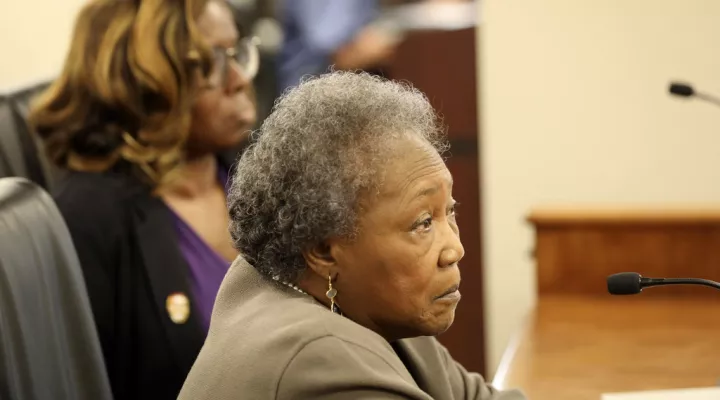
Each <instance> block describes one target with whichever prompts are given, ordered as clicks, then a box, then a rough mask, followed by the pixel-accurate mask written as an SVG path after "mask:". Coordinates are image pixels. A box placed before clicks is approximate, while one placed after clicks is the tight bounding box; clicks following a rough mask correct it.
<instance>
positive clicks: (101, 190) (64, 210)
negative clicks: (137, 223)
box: [52, 171, 149, 236]
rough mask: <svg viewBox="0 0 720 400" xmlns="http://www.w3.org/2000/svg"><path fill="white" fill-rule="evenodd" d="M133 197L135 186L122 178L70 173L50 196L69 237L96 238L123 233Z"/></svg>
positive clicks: (112, 175)
mask: <svg viewBox="0 0 720 400" xmlns="http://www.w3.org/2000/svg"><path fill="white" fill-rule="evenodd" d="M137 193H141V189H139V186H138V185H137V184H135V183H133V182H132V180H130V179H128V178H127V177H125V176H122V175H117V174H110V173H93V172H75V171H72V172H68V173H67V174H66V175H65V176H64V177H63V179H62V180H61V181H60V182H59V183H58V185H57V186H56V187H55V189H54V190H53V192H52V195H53V199H54V200H55V204H56V205H57V207H58V209H59V210H60V213H61V214H62V216H63V218H64V219H65V222H66V224H67V226H68V228H69V229H70V232H71V233H72V234H73V236H78V235H79V236H86V235H91V236H98V235H103V232H105V233H106V234H108V235H110V234H111V233H113V231H121V230H123V229H124V228H123V226H125V223H126V222H127V218H126V216H127V215H128V210H129V207H131V205H132V199H133V198H134V196H136V195H137ZM147 193H148V195H149V191H147Z"/></svg>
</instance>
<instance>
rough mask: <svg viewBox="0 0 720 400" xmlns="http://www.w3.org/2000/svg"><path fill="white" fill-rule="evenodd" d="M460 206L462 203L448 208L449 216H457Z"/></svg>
mask: <svg viewBox="0 0 720 400" xmlns="http://www.w3.org/2000/svg"><path fill="white" fill-rule="evenodd" d="M459 205H460V203H453V205H451V206H450V207H449V208H448V211H447V215H453V216H454V215H457V207H458V206H459Z"/></svg>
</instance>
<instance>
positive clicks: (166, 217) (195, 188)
mask: <svg viewBox="0 0 720 400" xmlns="http://www.w3.org/2000/svg"><path fill="white" fill-rule="evenodd" d="M258 60H259V57H258V51H257V48H256V43H255V40H254V39H252V38H249V37H242V36H241V35H240V33H239V32H238V30H237V28H236V23H235V21H234V20H233V15H232V12H231V9H230V8H229V6H228V5H227V4H226V3H225V2H223V1H221V0H173V1H170V0H142V1H138V0H136V1H119V0H90V1H89V2H88V3H87V4H86V5H85V6H84V7H83V8H82V10H81V11H80V13H79V15H78V17H77V20H76V22H75V28H74V33H73V36H72V40H71V45H70V49H69V53H68V55H67V59H66V61H65V65H64V68H63V70H62V72H61V74H60V75H59V77H58V78H57V79H56V80H55V81H54V82H53V83H52V85H51V86H50V87H49V88H48V89H47V90H46V91H45V92H44V93H43V94H42V95H41V96H40V97H39V98H38V99H37V100H36V102H35V104H34V106H33V110H32V113H31V119H30V121H31V124H32V126H33V127H34V129H35V131H36V132H37V134H38V135H39V136H40V137H41V138H42V139H43V141H44V144H45V148H46V151H47V153H48V155H49V157H50V159H51V160H52V161H53V162H54V163H55V164H57V165H58V166H60V167H61V168H62V169H65V170H66V171H67V173H66V174H65V177H64V179H63V180H62V182H61V183H60V184H59V185H58V188H57V190H56V191H55V192H54V198H55V200H56V203H57V205H58V207H59V209H60V211H61V213H62V215H63V217H64V219H65V221H66V223H67V226H68V228H69V231H70V233H71V236H72V240H73V242H74V245H75V248H76V250H77V254H78V258H79V261H80V264H81V267H82V270H83V274H84V278H85V283H86V287H87V292H88V295H89V299H90V303H91V307H92V311H93V315H94V319H95V323H96V326H97V329H98V333H99V337H100V342H101V345H102V350H103V355H104V359H105V365H106V368H107V373H108V376H109V379H110V384H111V388H112V392H113V396H114V398H115V399H116V400H123V399H133V400H135V399H153V400H165V399H167V400H170V399H175V398H177V395H178V393H179V391H180V388H181V387H182V384H183V381H184V380H185V378H186V376H187V373H188V371H189V370H190V368H191V366H192V364H193V362H194V361H195V358H196V357H197V355H198V353H199V351H200V348H201V347H202V345H203V342H204V340H205V337H206V335H207V332H208V326H209V323H210V315H211V311H212V307H213V304H214V301H215V296H216V294H217V291H218V288H219V287H220V283H221V281H222V279H223V277H224V276H225V273H226V272H227V270H228V268H229V266H230V263H231V261H232V260H233V259H235V258H236V257H237V255H238V252H237V250H236V249H235V248H234V247H233V245H232V241H231V238H230V234H229V232H228V225H229V216H228V212H227V206H226V187H228V186H227V185H228V182H227V180H228V176H229V175H231V174H230V169H231V164H232V162H233V161H234V159H235V157H236V155H237V149H238V148H241V147H242V146H243V143H244V142H245V141H246V139H247V138H248V133H249V130H250V129H251V127H252V126H253V125H254V123H255V120H256V107H255V104H254V99H253V90H252V79H253V78H254V76H255V75H256V73H257V72H258V68H259V61H258Z"/></svg>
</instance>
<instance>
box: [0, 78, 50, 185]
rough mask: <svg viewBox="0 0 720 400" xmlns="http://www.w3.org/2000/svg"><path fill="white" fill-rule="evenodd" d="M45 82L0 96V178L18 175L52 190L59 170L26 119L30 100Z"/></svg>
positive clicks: (41, 88)
mask: <svg viewBox="0 0 720 400" xmlns="http://www.w3.org/2000/svg"><path fill="white" fill-rule="evenodd" d="M46 87H47V84H46V83H43V84H39V85H35V86H31V87H28V88H26V89H23V90H19V91H17V92H13V93H8V94H6V95H4V96H0V178H3V177H8V176H19V177H24V178H27V179H29V180H31V181H33V182H35V183H37V184H38V185H40V186H41V187H42V188H45V189H48V190H52V188H53V185H54V183H55V182H56V181H57V180H58V179H60V177H61V175H62V171H61V170H59V169H58V168H56V167H55V166H53V165H52V164H51V163H50V162H49V160H48V159H47V157H46V156H45V151H44V149H43V146H42V142H41V140H40V138H38V137H37V135H35V134H34V132H32V130H31V129H30V126H29V125H28V122H27V117H28V113H29V111H30V103H31V102H32V100H33V99H34V98H35V96H36V95H37V94H39V93H40V92H41V91H42V90H44V89H45V88H46Z"/></svg>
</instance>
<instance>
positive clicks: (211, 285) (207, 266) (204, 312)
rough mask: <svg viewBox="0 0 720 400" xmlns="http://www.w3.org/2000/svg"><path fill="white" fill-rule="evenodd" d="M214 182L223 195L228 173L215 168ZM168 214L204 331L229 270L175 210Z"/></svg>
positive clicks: (206, 329)
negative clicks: (170, 215) (216, 172)
mask: <svg viewBox="0 0 720 400" xmlns="http://www.w3.org/2000/svg"><path fill="white" fill-rule="evenodd" d="M218 180H219V181H220V183H222V185H223V187H224V188H225V192H226V193H227V180H228V173H227V171H225V170H224V169H223V168H218ZM170 211H171V213H172V215H173V222H174V224H175V232H176V233H177V241H178V245H179V246H180V253H182V255H183V257H185V261H187V264H188V267H189V274H188V276H189V277H190V290H192V297H191V298H192V299H193V300H194V301H195V304H194V305H193V307H192V310H193V311H194V312H199V313H200V318H199V320H200V322H201V324H202V326H203V328H204V329H205V332H207V331H208V329H209V327H210V315H212V309H213V305H214V304H215V297H216V296H217V292H218V290H219V289H220V283H222V280H223V278H224V277H225V273H227V271H228V269H229V268H230V262H229V261H227V260H225V259H224V258H223V257H222V256H220V254H218V253H217V252H216V251H215V250H213V248H212V247H210V246H209V245H208V244H207V243H206V242H205V241H204V240H203V239H202V238H201V237H200V236H198V234H197V233H196V232H195V231H194V230H193V228H192V227H191V226H190V225H188V224H187V222H185V221H184V220H183V219H182V218H181V217H180V216H179V215H177V214H176V213H175V211H173V210H172V209H170Z"/></svg>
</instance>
